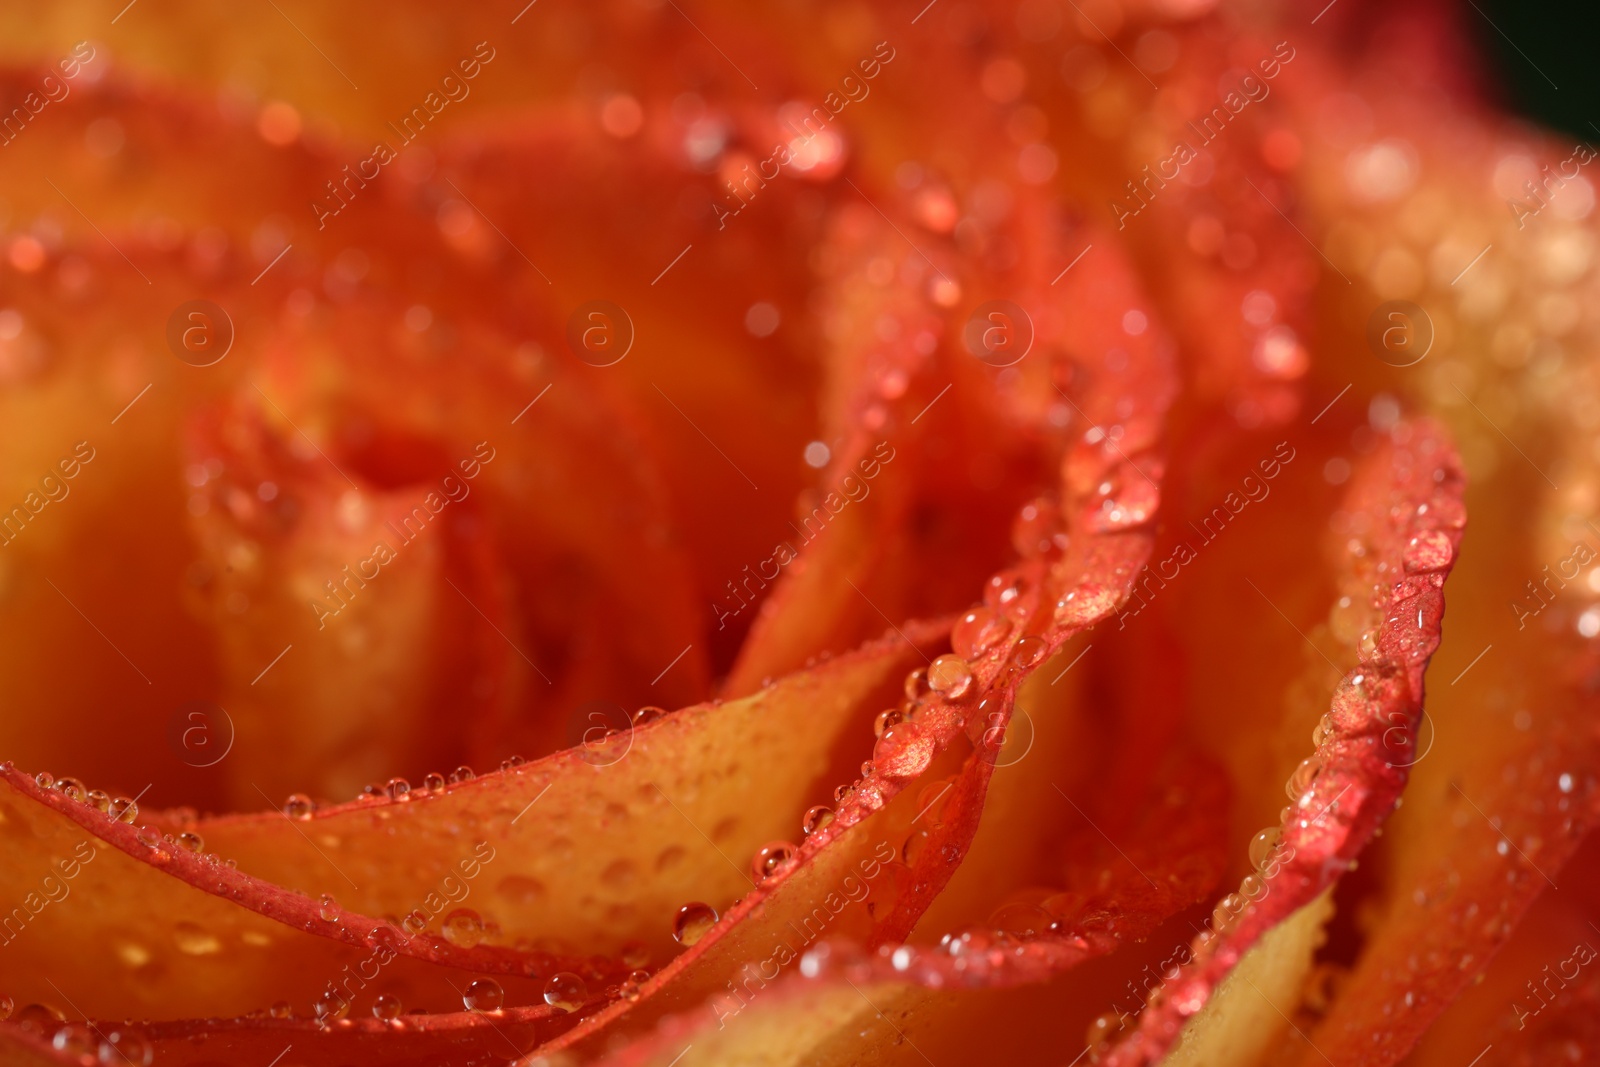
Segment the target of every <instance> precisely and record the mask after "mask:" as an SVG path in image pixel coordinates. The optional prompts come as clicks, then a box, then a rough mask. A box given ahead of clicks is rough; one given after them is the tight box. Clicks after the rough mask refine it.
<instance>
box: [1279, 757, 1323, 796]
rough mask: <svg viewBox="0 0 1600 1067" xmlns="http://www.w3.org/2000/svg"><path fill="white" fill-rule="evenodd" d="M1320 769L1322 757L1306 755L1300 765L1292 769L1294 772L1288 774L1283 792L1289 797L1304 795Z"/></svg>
mask: <svg viewBox="0 0 1600 1067" xmlns="http://www.w3.org/2000/svg"><path fill="white" fill-rule="evenodd" d="M1321 769H1322V759H1321V758H1320V757H1318V756H1307V757H1306V758H1305V759H1303V760H1301V761H1300V766H1298V767H1296V768H1295V769H1294V773H1293V774H1291V775H1290V776H1289V781H1288V783H1287V784H1286V785H1285V786H1284V792H1286V793H1288V794H1289V799H1290V800H1299V799H1300V798H1301V797H1303V796H1305V795H1306V793H1307V792H1308V791H1309V790H1310V789H1311V783H1312V782H1314V781H1315V780H1316V777H1317V772H1318V771H1320V770H1321Z"/></svg>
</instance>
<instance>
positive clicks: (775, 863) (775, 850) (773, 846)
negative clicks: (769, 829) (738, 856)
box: [750, 841, 795, 882]
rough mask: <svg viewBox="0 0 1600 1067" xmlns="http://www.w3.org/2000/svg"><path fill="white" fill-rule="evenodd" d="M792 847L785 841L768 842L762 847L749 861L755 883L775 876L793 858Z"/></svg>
mask: <svg viewBox="0 0 1600 1067" xmlns="http://www.w3.org/2000/svg"><path fill="white" fill-rule="evenodd" d="M794 851H795V850H794V846H793V845H791V844H789V842H787V841H769V842H768V843H767V844H765V845H762V846H761V848H760V849H759V850H757V852H756V854H755V858H754V859H752V860H751V861H750V869H751V870H752V871H753V872H754V873H755V876H756V881H758V882H760V881H764V880H765V879H767V878H771V877H772V876H773V875H774V874H777V873H778V871H779V870H781V869H782V868H783V866H784V865H785V864H787V863H788V862H789V861H790V860H792V859H793V858H794Z"/></svg>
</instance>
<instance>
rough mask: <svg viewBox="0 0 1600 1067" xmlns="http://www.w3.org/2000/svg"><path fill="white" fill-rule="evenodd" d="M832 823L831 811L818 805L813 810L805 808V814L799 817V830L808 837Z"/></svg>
mask: <svg viewBox="0 0 1600 1067" xmlns="http://www.w3.org/2000/svg"><path fill="white" fill-rule="evenodd" d="M832 821H833V809H832V808H830V807H827V806H825V805H822V804H818V805H817V806H816V807H814V808H807V809H806V813H805V814H804V815H803V816H801V817H800V830H801V832H802V833H804V834H805V835H806V836H807V837H809V836H811V835H812V834H814V833H816V832H817V831H818V830H820V829H822V828H823V827H824V826H827V825H828V824H829V823H831V822H832Z"/></svg>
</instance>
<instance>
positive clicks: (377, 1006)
mask: <svg viewBox="0 0 1600 1067" xmlns="http://www.w3.org/2000/svg"><path fill="white" fill-rule="evenodd" d="M404 1010H405V1005H404V1004H402V1003H400V998H399V997H397V996H395V995H394V994H392V993H379V994H378V999H376V1000H374V1001H373V1002H372V1017H373V1018H374V1019H385V1020H387V1019H398V1018H399V1017H400V1013H401V1012H402V1011H404Z"/></svg>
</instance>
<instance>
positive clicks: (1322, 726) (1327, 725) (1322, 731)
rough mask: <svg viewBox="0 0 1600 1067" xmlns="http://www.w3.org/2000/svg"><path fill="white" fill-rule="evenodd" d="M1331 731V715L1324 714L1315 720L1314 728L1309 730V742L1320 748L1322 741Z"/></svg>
mask: <svg viewBox="0 0 1600 1067" xmlns="http://www.w3.org/2000/svg"><path fill="white" fill-rule="evenodd" d="M1332 733H1333V716H1332V715H1324V716H1323V717H1322V718H1320V719H1318V720H1317V726H1316V729H1314V730H1312V731H1311V744H1312V747H1314V748H1321V747H1322V743H1323V742H1324V741H1326V740H1327V739H1328V737H1329V736H1330V735H1331V734H1332Z"/></svg>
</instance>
